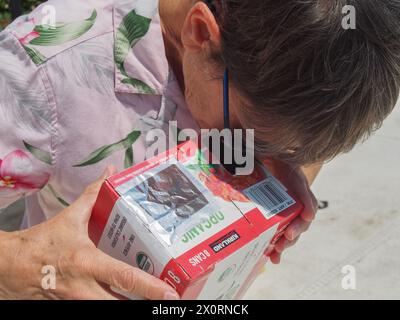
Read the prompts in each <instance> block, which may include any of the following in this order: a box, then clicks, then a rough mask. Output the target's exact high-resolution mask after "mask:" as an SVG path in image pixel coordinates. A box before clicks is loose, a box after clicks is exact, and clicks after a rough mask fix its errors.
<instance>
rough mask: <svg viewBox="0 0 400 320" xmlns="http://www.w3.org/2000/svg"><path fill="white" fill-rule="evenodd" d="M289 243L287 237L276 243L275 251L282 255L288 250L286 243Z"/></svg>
mask: <svg viewBox="0 0 400 320" xmlns="http://www.w3.org/2000/svg"><path fill="white" fill-rule="evenodd" d="M287 242H289V241H288V240H287V239H286V238H285V237H282V238H280V239H279V240H278V241H277V242H276V243H275V251H276V252H278V253H282V252H283V250H285V248H286V243H287Z"/></svg>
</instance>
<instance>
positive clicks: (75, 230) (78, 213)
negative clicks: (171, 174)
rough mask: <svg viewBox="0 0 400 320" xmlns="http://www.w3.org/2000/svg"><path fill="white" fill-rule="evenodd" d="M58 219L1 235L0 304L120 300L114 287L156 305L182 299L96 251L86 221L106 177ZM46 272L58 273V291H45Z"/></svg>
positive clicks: (108, 172) (159, 284)
mask: <svg viewBox="0 0 400 320" xmlns="http://www.w3.org/2000/svg"><path fill="white" fill-rule="evenodd" d="M114 171H115V169H113V168H107V170H106V171H105V173H104V175H103V176H102V177H101V178H100V179H99V180H97V181H96V182H95V183H93V184H92V185H90V186H89V187H88V188H87V189H86V191H85V192H84V194H83V195H82V196H81V197H80V198H79V199H78V200H77V201H76V202H75V203H73V204H72V205H71V206H70V207H68V208H67V209H65V210H64V211H62V212H61V213H60V214H59V215H58V216H56V217H55V218H53V219H51V220H48V221H47V222H44V223H42V224H40V225H38V226H36V227H33V228H31V229H28V230H24V231H18V232H14V233H5V232H4V233H0V252H1V255H0V298H1V299H116V298H118V297H119V296H118V295H117V294H115V293H113V292H112V291H111V290H110V286H112V287H115V288H117V289H120V290H122V291H125V292H129V293H131V294H134V295H137V296H140V297H144V298H147V299H154V300H156V299H157V300H163V299H168V300H173V299H179V297H178V295H177V293H176V292H175V291H174V290H173V289H172V288H171V287H170V286H168V285H167V284H166V283H165V282H163V281H161V280H159V279H157V278H155V277H153V276H150V275H149V274H147V273H145V272H143V271H142V270H139V269H137V268H133V267H131V266H129V265H127V264H125V263H123V262H120V261H118V260H115V259H113V258H111V257H110V256H108V255H106V254H104V253H103V252H101V251H100V250H98V249H97V248H96V247H95V245H94V244H93V242H92V241H91V240H90V238H89V236H88V231H87V230H88V221H89V218H90V214H91V211H92V207H93V204H94V202H95V200H96V197H97V194H98V191H99V189H100V187H101V184H102V182H103V181H104V179H105V178H106V177H108V176H109V175H111V174H112V173H113V172H114ZM44 266H51V267H53V268H54V270H55V272H56V273H55V280H56V282H55V289H48V290H46V289H43V287H42V279H43V277H44V276H45V275H44V274H42V268H43V267H44Z"/></svg>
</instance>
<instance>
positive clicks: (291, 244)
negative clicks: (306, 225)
mask: <svg viewBox="0 0 400 320" xmlns="http://www.w3.org/2000/svg"><path fill="white" fill-rule="evenodd" d="M300 237H301V236H298V237H297V238H296V239H294V240H293V241H287V242H286V243H285V249H289V248H290V247H293V246H294V245H295V244H296V243H297V242H298V241H299V239H300Z"/></svg>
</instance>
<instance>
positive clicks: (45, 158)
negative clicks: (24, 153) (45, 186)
mask: <svg viewBox="0 0 400 320" xmlns="http://www.w3.org/2000/svg"><path fill="white" fill-rule="evenodd" d="M23 143H24V146H25V148H26V149H27V150H28V151H29V152H30V153H31V154H32V155H33V156H34V157H35V158H36V159H38V160H40V161H42V162H44V163H46V164H48V165H52V164H53V161H52V157H51V154H50V152H47V151H44V150H41V149H39V148H36V147H34V146H32V145H30V144H29V143H27V142H26V141H23Z"/></svg>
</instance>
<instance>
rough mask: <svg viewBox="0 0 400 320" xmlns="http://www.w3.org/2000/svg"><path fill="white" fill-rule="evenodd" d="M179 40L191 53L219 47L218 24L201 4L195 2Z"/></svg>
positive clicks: (219, 34) (205, 6)
mask: <svg viewBox="0 0 400 320" xmlns="http://www.w3.org/2000/svg"><path fill="white" fill-rule="evenodd" d="M181 39H182V45H183V48H184V49H185V50H189V51H192V52H200V51H202V50H205V49H208V48H212V47H219V46H220V42H221V33H220V29H219V26H218V23H217V21H216V19H215V16H214V14H213V13H212V12H211V11H210V9H209V8H208V7H207V5H206V4H204V3H203V2H197V3H196V4H195V5H194V6H193V7H192V8H191V9H190V10H189V12H188V14H187V16H186V19H185V22H184V24H183V27H182V34H181Z"/></svg>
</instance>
